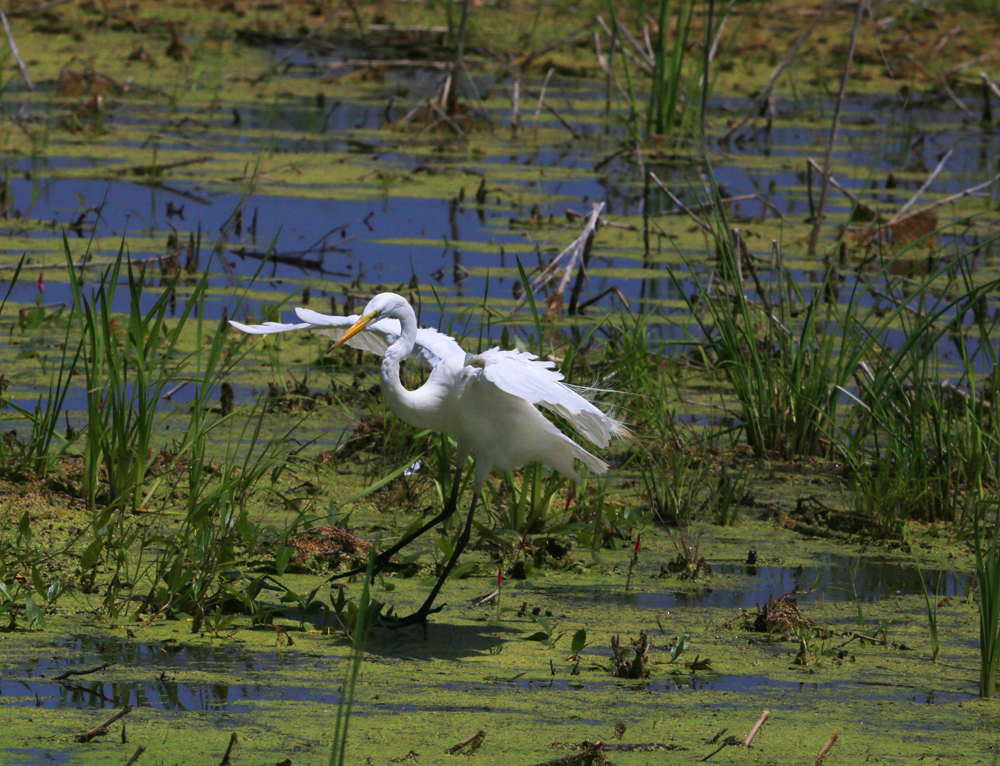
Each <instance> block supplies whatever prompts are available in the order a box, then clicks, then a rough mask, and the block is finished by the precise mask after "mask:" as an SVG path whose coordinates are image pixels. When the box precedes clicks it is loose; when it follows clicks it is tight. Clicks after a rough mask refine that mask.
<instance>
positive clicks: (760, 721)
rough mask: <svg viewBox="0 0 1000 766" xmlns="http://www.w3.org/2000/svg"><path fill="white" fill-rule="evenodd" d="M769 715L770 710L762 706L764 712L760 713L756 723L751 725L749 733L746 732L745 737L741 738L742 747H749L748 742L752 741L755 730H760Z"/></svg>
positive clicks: (755, 734)
mask: <svg viewBox="0 0 1000 766" xmlns="http://www.w3.org/2000/svg"><path fill="white" fill-rule="evenodd" d="M770 717H771V711H770V710H768V709H767V708H764V712H762V713H761V714H760V718H758V719H757V723H755V724H754V725H753V728H752V729H750V733H749V734H747V738H746V739H745V740H743V747H750V743H751V742H753V738H754V737H756V736H757V732H759V731H760V729H761V727H762V726H763V725H764V724H765V723H767V719H768V718H770Z"/></svg>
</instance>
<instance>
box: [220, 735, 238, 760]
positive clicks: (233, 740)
mask: <svg viewBox="0 0 1000 766" xmlns="http://www.w3.org/2000/svg"><path fill="white" fill-rule="evenodd" d="M236 742H237V737H236V732H235V731H234V732H233V733H232V734H230V735H229V747H227V748H226V754H225V755H224V756H222V760H221V761H219V766H230V764H229V756H230V755H232V754H233V748H234V747H235V746H236Z"/></svg>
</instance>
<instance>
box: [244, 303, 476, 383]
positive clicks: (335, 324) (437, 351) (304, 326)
mask: <svg viewBox="0 0 1000 766" xmlns="http://www.w3.org/2000/svg"><path fill="white" fill-rule="evenodd" d="M295 313H296V314H298V317H299V319H301V320H302V322H301V323H298V324H286V323H284V322H264V324H254V325H247V324H242V323H240V322H234V321H232V320H230V322H229V324H231V325H232V326H233V327H235V328H237V329H239V330H242V331H243V332H246V333H251V334H254V335H269V334H271V333H278V332H291V331H292V330H312V331H313V332H315V333H317V334H318V335H322V336H324V337H326V338H330V339H331V340H339V339H340V336H341V335H343V334H344V333H345V332H347V330H348V329H349V328H350V327H351V326H352V325H353V324H354V323H355V322H357V321H358V319H360V317H359V316H358V315H357V314H354V315H352V316H346V317H341V316H333V315H330V314H320V313H319V312H318V311H313V310H312V309H307V308H301V307H300V308H297V309H295ZM399 333H400V326H399V320H398V319H393V318H391V317H389V318H387V319H380V320H378V321H377V322H372V323H371V324H370V325H368V326H367V327H366V328H365V329H364V330H362V331H361V332H359V333H358V334H357V335H355V336H353V337H352V338H349V339H348V340H347V343H346V345H348V346H351V347H352V348H359V349H361V350H362V351H370V352H371V353H373V354H378V355H379V356H384V355H385V352H386V350H387V349H388V348H389V346H391V345H392V344H393V343H395V342H396V341H397V340H399ZM410 358H411V359H412V358H416V359H419V360H421V361H423V362H426V363H427V364H428V365H430V366H431V367H433V368H437V367H438V366H439V365H440V364H441V362H444V361H446V360H455V359H464V358H465V351H463V350H462V347H461V346H459V345H458V343H457V342H456V341H455V339H454V338H451V337H449V336H447V335H444V334H442V333H439V332H438V331H437V330H431V329H429V328H426V327H422V328H420V329H419V330H417V338H416V344H415V345H414V347H413V352H412V353H411V354H410Z"/></svg>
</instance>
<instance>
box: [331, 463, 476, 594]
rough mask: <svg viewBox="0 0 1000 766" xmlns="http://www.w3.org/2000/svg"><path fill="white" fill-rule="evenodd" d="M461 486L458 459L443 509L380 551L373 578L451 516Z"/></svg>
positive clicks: (361, 569)
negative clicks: (401, 553)
mask: <svg viewBox="0 0 1000 766" xmlns="http://www.w3.org/2000/svg"><path fill="white" fill-rule="evenodd" d="M461 486H462V462H461V461H459V464H458V465H457V466H455V476H454V477H453V479H452V483H451V495H450V496H449V497H448V503H447V504H446V505H445V507H444V509H443V510H442V511H441V513H439V514H438V515H437V516H435V517H434V518H433V519H431V520H430V521H428V522H427V523H426V524H423V525H421V526H420V528H419V529H417V530H416V531H415V532H411V533H410V534H408V535H407V536H406V537H404V538H403V539H402V540H400V541H399V542H397V543H396V544H395V545H393V546H392V547H391V548H387V549H386V550H384V551H382V552H381V553H380V554H379V555H378V556H376V557H375V563H374V565H373V568H372V578H373V579H374V577H375V575H377V574H378V573H379V572H381V571H382V570H383V569H384V568H385V566H386V564H388V563H389V561H390V560H391V559H392V557H393V556H395V555H396V554H397V553H399V552H400V551H401V550H403V548H405V547H406V546H407V545H409V544H410V543H412V542H413V541H414V540H416V539H417V538H418V537H420V536H421V535H422V534H423V533H424V532H426V531H428V530H429V529H433V528H434V527H436V526H437V525H438V524H440V523H441V522H442V521H444V520H445V519H448V518H449V517H451V515H452V514H454V513H455V511H457V510H458V493H459V490H460V488H461ZM367 568H368V567H367V566H363V567H358V568H356V569H352V570H350V571H348V572H341V573H340V574H335V575H333V576H332V577H330V578H328V579H327V582H333V581H334V580H341V579H343V578H344V577H353V576H354V575H359V574H364V572H365V570H366V569H367Z"/></svg>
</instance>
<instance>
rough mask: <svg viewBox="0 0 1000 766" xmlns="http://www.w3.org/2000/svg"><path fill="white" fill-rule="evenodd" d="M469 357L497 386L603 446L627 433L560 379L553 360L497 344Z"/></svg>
mask: <svg viewBox="0 0 1000 766" xmlns="http://www.w3.org/2000/svg"><path fill="white" fill-rule="evenodd" d="M469 361H470V363H471V364H473V365H474V366H477V367H482V368H483V373H482V374H483V377H485V378H486V380H488V381H490V382H491V383H493V384H494V385H495V386H496V387H497V388H499V389H500V390H502V391H505V392H507V393H508V394H511V395H512V396H517V397H520V398H521V399H524V400H525V401H527V402H530V403H531V404H537V405H539V406H540V407H545V408H546V409H548V410H551V411H552V412H555V413H556V414H557V415H560V416H561V417H563V418H564V419H565V420H567V421H568V422H569V424H570V425H572V426H573V428H575V429H576V430H577V431H578V432H579V433H580V434H581V435H582V436H585V437H586V438H588V439H590V441H592V442H593V443H594V444H596V445H598V446H600V447H607V446H608V443H609V442H610V441H611V437H612V436H624V435H625V434H626V433H627V431H626V429H625V426H624V425H622V422H621V421H620V420H617V419H616V418H613V417H611V416H610V415H607V414H605V413H604V412H602V411H601V410H599V409H598V408H597V407H595V406H594V405H593V404H591V403H590V402H589V401H587V400H586V399H585V398H584V397H583V396H581V395H580V394H578V393H577V392H576V391H574V390H573V389H572V388H570V387H569V386H567V385H566V384H564V383H562V382H561V381H562V379H563V376H562V373H561V372H559V370H557V369H555V364H554V363H553V362H547V361H542V360H540V359H539V358H538V357H537V356H535V355H534V354H529V353H526V352H523V351H503V350H501V349H499V348H491V349H489V350H488V351H484V352H483V353H482V354H477V355H475V356H472V355H470V357H469Z"/></svg>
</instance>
